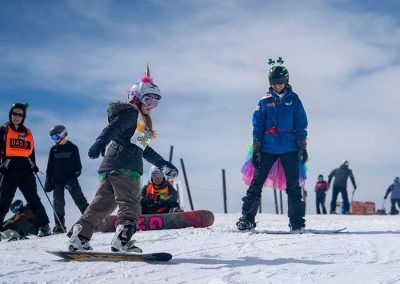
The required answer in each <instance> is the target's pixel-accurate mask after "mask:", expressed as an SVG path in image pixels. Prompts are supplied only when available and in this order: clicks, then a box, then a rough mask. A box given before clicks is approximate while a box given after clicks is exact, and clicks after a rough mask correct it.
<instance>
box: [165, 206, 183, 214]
mask: <svg viewBox="0 0 400 284" xmlns="http://www.w3.org/2000/svg"><path fill="white" fill-rule="evenodd" d="M176 212H182V210H181V209H180V208H179V207H172V208H171V209H169V210H168V213H176Z"/></svg>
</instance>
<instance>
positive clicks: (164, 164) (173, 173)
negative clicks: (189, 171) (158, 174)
mask: <svg viewBox="0 0 400 284" xmlns="http://www.w3.org/2000/svg"><path fill="white" fill-rule="evenodd" d="M154 165H155V166H156V167H157V168H160V169H161V170H162V172H163V173H164V175H165V176H166V177H167V178H168V179H174V178H176V177H177V176H178V173H179V172H178V169H177V168H176V167H175V166H174V165H173V164H171V163H170V162H168V161H166V160H164V159H161V160H159V161H158V162H156V163H155V164H154Z"/></svg>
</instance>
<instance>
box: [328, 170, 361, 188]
mask: <svg viewBox="0 0 400 284" xmlns="http://www.w3.org/2000/svg"><path fill="white" fill-rule="evenodd" d="M349 177H350V180H351V183H352V184H353V187H354V189H356V188H357V186H356V181H355V179H354V176H353V172H352V170H350V169H349V167H348V166H346V165H341V166H340V167H339V168H337V169H334V170H333V171H332V172H331V173H330V174H329V178H328V183H329V184H331V181H332V179H333V178H335V180H334V182H333V186H334V187H341V188H347V179H348V178H349Z"/></svg>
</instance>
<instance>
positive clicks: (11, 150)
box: [0, 103, 51, 237]
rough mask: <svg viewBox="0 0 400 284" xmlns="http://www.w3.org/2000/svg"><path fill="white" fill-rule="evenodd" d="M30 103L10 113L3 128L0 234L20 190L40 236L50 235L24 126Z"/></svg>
mask: <svg viewBox="0 0 400 284" xmlns="http://www.w3.org/2000/svg"><path fill="white" fill-rule="evenodd" d="M27 107H28V106H27V104H22V103H15V104H13V105H12V107H11V108H10V112H9V114H8V118H9V121H8V122H7V123H6V124H4V125H3V126H1V127H0V159H1V162H0V173H1V175H2V178H1V180H2V183H1V185H0V231H3V228H2V227H3V221H4V217H5V216H6V214H7V212H8V209H9V208H10V205H11V202H12V200H13V198H14V196H15V193H16V191H17V188H19V189H20V190H21V192H22V194H23V196H24V197H25V199H26V201H27V203H28V204H27V206H28V207H29V208H30V209H31V210H32V212H33V214H34V215H35V219H36V226H37V229H38V236H39V237H45V236H48V235H51V230H50V227H49V217H48V216H47V214H46V211H45V209H44V207H43V204H42V202H41V201H40V197H39V195H38V193H37V187H36V179H35V174H37V173H38V172H39V168H38V167H37V166H36V164H35V146H34V140H33V135H32V133H31V131H30V130H29V129H28V128H26V127H25V126H24V121H25V118H26V113H27Z"/></svg>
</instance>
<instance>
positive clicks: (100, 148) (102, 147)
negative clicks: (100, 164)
mask: <svg viewBox="0 0 400 284" xmlns="http://www.w3.org/2000/svg"><path fill="white" fill-rule="evenodd" d="M106 146H107V145H106V143H105V142H104V141H103V140H96V142H94V144H93V145H92V147H90V149H89V152H88V155H89V158H90V159H97V158H98V157H99V156H100V154H101V155H102V156H103V157H104V153H105V152H106Z"/></svg>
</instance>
